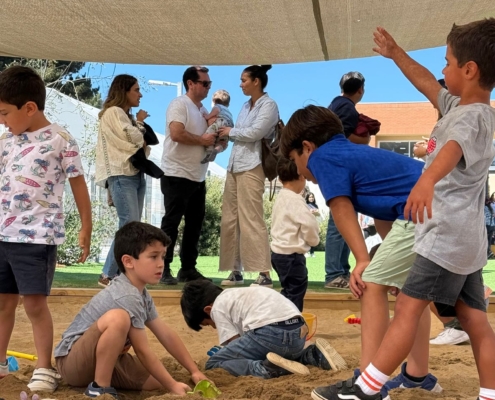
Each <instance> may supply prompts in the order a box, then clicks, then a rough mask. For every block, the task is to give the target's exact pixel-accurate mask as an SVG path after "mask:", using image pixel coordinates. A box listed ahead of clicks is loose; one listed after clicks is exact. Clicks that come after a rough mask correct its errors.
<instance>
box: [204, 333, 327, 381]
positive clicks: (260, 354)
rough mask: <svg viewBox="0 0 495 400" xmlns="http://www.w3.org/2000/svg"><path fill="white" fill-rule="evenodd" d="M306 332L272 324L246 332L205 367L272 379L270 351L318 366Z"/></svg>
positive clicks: (211, 358)
mask: <svg viewBox="0 0 495 400" xmlns="http://www.w3.org/2000/svg"><path fill="white" fill-rule="evenodd" d="M305 341H306V335H304V336H303V337H301V328H296V329H293V330H285V329H281V328H278V327H277V326H273V325H266V326H263V327H261V328H258V329H253V330H251V331H247V332H246V333H245V334H244V335H243V336H241V337H240V338H238V339H235V340H233V341H232V342H230V343H229V344H227V345H226V346H225V347H223V348H222V349H220V350H219V351H218V352H217V353H215V354H214V355H213V356H211V357H210V359H209V360H208V361H207V362H206V369H213V368H222V369H224V370H226V371H227V372H229V373H230V374H232V375H234V376H246V375H252V376H258V377H261V378H264V379H269V378H272V376H271V375H270V373H269V371H267V369H266V368H265V367H264V365H263V361H264V360H266V355H267V354H268V353H276V354H278V355H280V356H282V357H284V358H287V359H290V360H294V361H298V362H300V363H302V364H304V365H314V366H318V360H316V359H315V358H314V351H313V347H314V346H309V347H308V348H306V349H305V348H304V343H305Z"/></svg>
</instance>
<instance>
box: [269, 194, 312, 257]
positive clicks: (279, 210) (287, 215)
mask: <svg viewBox="0 0 495 400" xmlns="http://www.w3.org/2000/svg"><path fill="white" fill-rule="evenodd" d="M319 231H320V229H319V226H318V221H317V220H316V218H315V216H314V215H313V214H311V211H309V208H308V206H307V205H306V201H305V200H304V198H303V197H302V196H301V195H300V194H297V193H295V192H293V191H292V190H289V189H285V188H282V190H280V193H279V194H278V195H277V198H276V199H275V204H274V205H273V211H272V229H271V232H270V233H271V236H272V243H271V249H272V251H273V252H274V253H277V254H293V253H298V254H304V253H307V252H308V251H309V249H310V248H311V247H314V246H316V245H317V244H318V243H319V242H320V236H319Z"/></svg>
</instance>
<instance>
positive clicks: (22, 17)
mask: <svg viewBox="0 0 495 400" xmlns="http://www.w3.org/2000/svg"><path fill="white" fill-rule="evenodd" d="M490 16H495V1H494V0H471V1H466V0H416V1H410V0H4V1H2V9H1V12H0V29H1V33H0V55H4V56H20V57H29V58H47V59H57V60H72V61H93V62H114V63H132V64H173V65H191V64H204V65H229V64H241V65H246V64H277V63H294V62H306V61H318V60H331V59H344V58H355V57H366V56H371V55H372V54H373V52H372V50H371V49H372V47H373V45H374V43H373V39H372V32H373V31H374V29H375V28H376V26H378V25H380V26H383V27H385V28H386V29H387V30H389V32H390V33H392V34H393V36H394V37H395V38H396V39H397V41H398V43H399V44H400V45H401V46H402V47H404V48H405V49H406V50H415V49H421V48H428V47H435V46H440V45H443V44H445V39H446V37H447V34H448V32H449V31H450V28H451V26H452V24H453V23H454V22H455V23H457V24H463V23H466V22H470V21H473V20H477V19H481V18H485V17H490Z"/></svg>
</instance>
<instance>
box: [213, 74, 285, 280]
mask: <svg viewBox="0 0 495 400" xmlns="http://www.w3.org/2000/svg"><path fill="white" fill-rule="evenodd" d="M269 69H271V65H261V66H260V65H252V66H250V67H247V68H246V69H244V71H243V72H242V75H241V85H240V87H241V89H242V92H243V93H244V94H245V95H246V96H249V97H250V99H249V100H248V101H247V102H246V103H245V104H244V105H243V107H242V109H241V111H240V113H239V116H238V117H237V121H236V124H235V126H234V128H228V127H225V128H221V129H220V131H219V136H220V137H227V136H228V137H229V140H230V141H232V142H233V143H234V146H233V148H232V153H231V155H230V160H229V164H228V166H227V178H226V181H225V190H224V194H223V204H222V221H221V232H220V271H230V275H229V277H228V278H227V279H226V280H224V281H222V283H221V284H222V285H224V286H232V285H236V284H243V283H244V278H243V275H242V269H244V271H247V272H257V273H259V275H258V277H257V279H256V281H255V282H254V283H253V284H252V285H255V286H258V285H259V286H266V287H272V286H273V283H272V280H271V278H270V270H271V261H270V247H269V243H268V232H267V229H266V224H265V221H264V218H263V193H264V191H265V174H264V173H263V168H262V165H261V141H262V140H263V139H265V138H271V137H273V135H274V133H275V126H276V124H277V122H278V120H279V117H278V107H277V104H276V103H275V101H273V100H272V99H271V98H270V97H269V96H268V94H267V93H266V92H264V89H265V87H266V85H267V84H268V75H267V71H268V70H269Z"/></svg>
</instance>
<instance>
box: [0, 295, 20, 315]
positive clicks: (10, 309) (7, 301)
mask: <svg viewBox="0 0 495 400" xmlns="http://www.w3.org/2000/svg"><path fill="white" fill-rule="evenodd" d="M18 303H19V295H18V294H2V295H0V313H2V314H4V315H10V314H15V309H16V307H17V304H18Z"/></svg>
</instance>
